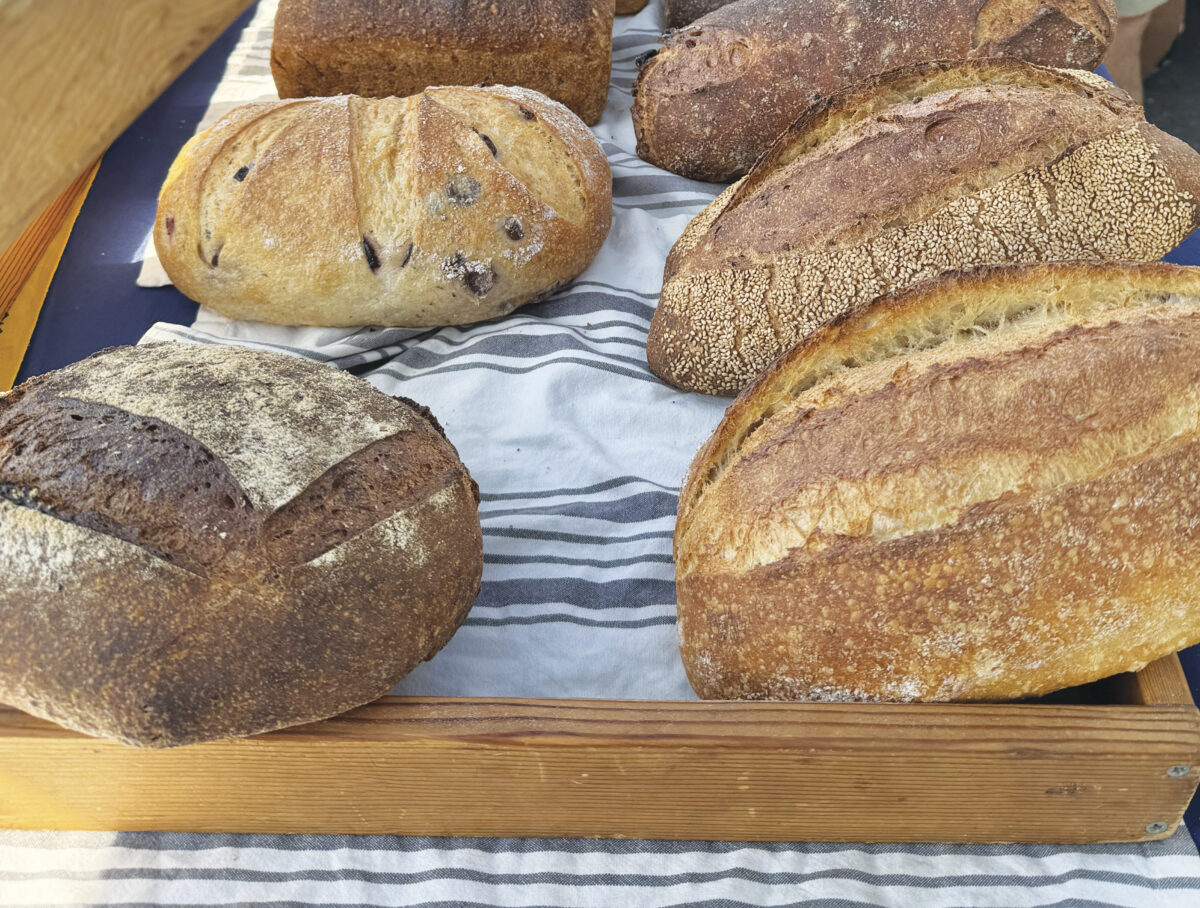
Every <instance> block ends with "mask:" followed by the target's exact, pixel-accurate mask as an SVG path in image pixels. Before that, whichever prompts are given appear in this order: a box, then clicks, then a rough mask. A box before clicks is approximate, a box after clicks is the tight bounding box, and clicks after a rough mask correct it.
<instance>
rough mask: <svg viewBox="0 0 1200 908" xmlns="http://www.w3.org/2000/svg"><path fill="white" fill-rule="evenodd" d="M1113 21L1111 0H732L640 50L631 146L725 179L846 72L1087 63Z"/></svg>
mask: <svg viewBox="0 0 1200 908" xmlns="http://www.w3.org/2000/svg"><path fill="white" fill-rule="evenodd" d="M1115 22H1116V15H1115V10H1114V9H1113V6H1112V3H1111V0H950V2H947V0H888V2H878V0H851V2H843V3H830V2H828V0H738V2H735V3H730V4H727V5H721V6H720V8H719V9H716V10H715V11H713V12H710V13H708V14H707V15H704V16H702V17H700V18H699V19H697V20H696V21H695V22H693V23H692V24H691V25H690V26H688V27H687V28H679V30H678V31H675V32H672V33H668V35H666V36H665V37H664V39H663V46H662V48H661V49H660V50H659V51H658V52H657V54H655V55H653V56H651V57H647V58H646V59H645V60H644V61H643V65H642V66H641V68H640V70H639V72H638V77H637V80H636V82H635V84H634V104H633V122H634V131H635V132H636V134H637V139H638V154H639V155H640V156H641V157H643V158H645V159H646V160H647V161H649V162H650V163H652V164H656V165H657V166H659V167H663V168H665V169H667V170H671V171H674V172H675V173H679V174H682V175H683V176H687V177H691V178H692V179H697V180H714V181H724V180H730V179H734V178H736V177H738V176H740V175H742V174H744V173H746V171H747V170H749V168H750V167H751V165H753V164H754V162H755V160H756V159H757V158H758V157H759V155H761V154H762V153H763V152H764V151H765V150H766V149H767V148H769V147H770V146H771V144H772V143H773V142H774V141H775V139H776V138H777V137H778V136H779V135H780V133H782V132H783V131H784V129H786V128H787V126H788V124H790V123H791V122H793V121H794V120H795V119H796V118H797V117H798V116H800V115H801V114H802V113H803V112H804V110H805V108H806V107H808V106H809V105H810V104H813V103H814V102H816V101H817V100H818V99H820V98H821V97H823V96H826V95H829V94H831V93H833V92H835V91H838V90H840V89H842V88H844V87H845V86H847V85H849V84H851V83H854V82H859V81H861V80H863V79H866V78H869V77H871V76H873V75H874V74H876V73H881V72H884V71H887V70H892V69H896V68H898V67H904V66H908V65H913V64H917V63H921V62H924V61H927V60H967V59H976V58H979V59H982V58H986V57H994V56H998V55H1003V56H1011V57H1015V58H1019V59H1023V60H1027V61H1029V62H1031V63H1037V64H1041V65H1045V66H1066V67H1071V68H1077V69H1085V70H1090V69H1093V68H1094V67H1095V66H1096V65H1097V64H1098V63H1099V62H1100V59H1101V58H1102V57H1103V55H1104V51H1105V50H1106V49H1107V47H1108V43H1109V41H1110V40H1111V37H1112V31H1113V27H1114V24H1115ZM671 24H672V25H677V23H671Z"/></svg>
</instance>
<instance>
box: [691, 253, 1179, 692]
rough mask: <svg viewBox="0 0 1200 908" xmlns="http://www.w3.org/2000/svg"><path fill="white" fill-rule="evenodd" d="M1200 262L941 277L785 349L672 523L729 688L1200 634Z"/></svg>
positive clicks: (1130, 647) (1013, 685)
mask: <svg viewBox="0 0 1200 908" xmlns="http://www.w3.org/2000/svg"><path fill="white" fill-rule="evenodd" d="M1197 482H1200V268H1181V267H1178V266H1171V265H1160V264H1149V265H1125V264H1060V265H1022V266H1007V267H1004V268H988V269H983V270H980V271H977V272H974V273H971V274H966V275H952V276H942V277H939V278H937V279H935V280H932V281H930V282H928V283H926V284H923V285H920V286H919V287H916V288H913V289H911V290H908V291H906V292H904V293H902V294H897V295H896V296H893V297H889V298H886V299H884V300H880V301H878V302H876V303H874V304H872V305H871V306H870V307H868V308H866V309H864V310H862V311H860V312H858V313H856V314H854V315H851V316H847V317H846V318H844V319H842V320H841V321H839V323H838V324H837V325H835V326H831V327H829V328H828V329H825V330H824V331H822V332H820V333H819V334H818V335H817V336H816V337H814V338H813V339H811V340H810V341H809V342H807V343H806V344H803V345H801V346H800V347H797V348H796V349H795V350H793V351H791V352H790V353H789V354H788V355H787V356H785V357H783V358H781V359H780V360H779V361H778V362H777V363H776V364H775V365H774V366H773V367H772V369H771V370H770V371H769V372H768V373H766V374H764V375H763V376H762V377H761V378H760V379H759V380H758V381H757V382H755V383H754V384H753V385H752V386H751V387H750V388H748V389H747V390H746V391H745V392H744V393H743V394H742V396H741V397H739V398H738V400H737V401H736V402H735V403H734V404H733V406H731V407H730V408H729V410H728V411H726V415H725V418H724V419H723V420H722V422H721V424H720V426H719V427H718V428H717V431H716V432H715V433H714V434H713V437H712V438H711V439H710V440H709V442H708V443H707V444H706V445H705V446H704V447H703V448H702V449H701V450H700V452H699V453H698V454H697V455H696V458H695V460H694V461H693V462H692V466H691V470H690V471H689V474H688V477H687V480H686V482H685V483H684V487H683V489H682V492H681V494H680V500H679V517H678V522H677V525H676V531H675V560H676V574H675V579H676V588H677V591H678V598H679V606H678V609H679V614H678V628H679V637H680V645H681V648H682V652H683V660H684V665H685V667H686V668H687V672H688V677H689V678H690V680H691V682H692V686H693V687H694V688H695V689H696V692H697V693H698V694H700V696H702V697H706V698H718V699H723V698H766V699H817V700H1003V699H1011V698H1019V697H1027V696H1036V695H1039V694H1043V693H1046V692H1048V691H1051V690H1055V689H1057V688H1062V687H1069V686H1073V685H1077V684H1083V683H1085V682H1088V681H1093V680H1095V679H1097V678H1101V677H1105V676H1107V675H1111V674H1114V673H1117V672H1123V671H1133V670H1136V669H1138V668H1140V667H1141V666H1143V665H1145V664H1146V663H1147V662H1149V661H1151V660H1153V659H1156V658H1159V657H1161V656H1164V655H1166V654H1168V653H1170V652H1173V651H1175V650H1177V649H1180V648H1182V647H1185V646H1189V645H1191V644H1194V643H1196V642H1197V641H1198V640H1200V608H1197V606H1196V603H1197V599H1198V597H1200V532H1198V528H1200V497H1198V496H1197V495H1196V493H1195V489H1196V484H1197Z"/></svg>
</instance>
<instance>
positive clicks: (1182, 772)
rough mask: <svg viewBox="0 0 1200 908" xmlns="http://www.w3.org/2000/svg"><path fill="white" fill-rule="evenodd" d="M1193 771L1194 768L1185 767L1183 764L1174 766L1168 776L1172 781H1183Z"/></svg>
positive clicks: (1169, 770)
mask: <svg viewBox="0 0 1200 908" xmlns="http://www.w3.org/2000/svg"><path fill="white" fill-rule="evenodd" d="M1191 771H1192V767H1190V766H1185V765H1183V764H1182V763H1180V764H1177V765H1175V766H1172V767H1171V768H1170V769H1168V770H1167V775H1169V776H1170V777H1171V778H1172V779H1182V778H1183V777H1184V776H1186V775H1187V774H1188V773H1189V772H1191Z"/></svg>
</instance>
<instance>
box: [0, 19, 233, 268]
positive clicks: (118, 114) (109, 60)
mask: <svg viewBox="0 0 1200 908" xmlns="http://www.w3.org/2000/svg"><path fill="white" fill-rule="evenodd" d="M248 5H249V0H187V2H181V0H87V2H86V3H85V2H79V0H0V85H3V86H4V89H3V91H0V148H3V149H4V154H3V156H2V157H0V249H5V248H7V247H8V246H9V245H10V244H11V243H12V242H13V241H14V240H15V239H16V238H17V236H18V235H19V234H20V233H21V231H22V230H23V229H24V228H25V227H26V225H28V224H29V222H30V221H31V220H33V218H34V217H35V216H37V215H38V214H39V213H40V212H42V211H43V210H44V209H45V208H46V207H47V206H48V205H49V204H50V203H51V202H52V201H53V200H54V198H55V197H56V196H57V195H58V194H59V193H61V192H62V191H63V190H64V189H65V188H66V187H67V186H68V185H70V183H71V181H72V180H74V179H75V178H76V177H77V176H78V175H79V174H80V173H81V172H82V171H83V170H84V168H86V167H87V166H88V164H89V163H90V162H92V161H94V160H95V159H96V158H97V157H98V156H99V155H100V153H101V152H103V151H104V149H105V148H107V147H108V145H109V143H111V142H112V140H113V139H115V138H116V137H117V136H118V135H120V133H121V131H122V130H124V129H125V127H126V126H128V125H129V124H130V123H131V122H133V120H134V118H135V117H137V115H138V114H139V113H141V111H142V110H144V109H145V108H146V107H147V106H148V105H149V104H150V102H151V101H152V100H154V98H156V97H157V96H158V95H159V94H160V93H161V92H162V91H163V89H165V88H166V87H167V86H168V85H169V84H170V83H171V81H172V80H173V79H174V78H175V77H176V76H177V75H179V73H181V72H182V71H183V70H184V69H185V68H186V67H187V65H188V64H189V63H191V62H192V61H193V60H194V59H195V58H196V57H197V56H199V54H200V52H201V51H202V50H204V48H206V47H207V46H208V45H209V44H211V43H212V41H213V40H214V39H215V38H216V37H217V36H218V35H219V34H220V33H221V32H222V31H223V30H224V29H225V28H226V27H227V26H228V25H229V24H230V23H231V22H232V21H233V20H234V19H235V18H236V17H237V14H238V13H239V12H241V11H242V10H243V9H244V8H245V7H246V6H248Z"/></svg>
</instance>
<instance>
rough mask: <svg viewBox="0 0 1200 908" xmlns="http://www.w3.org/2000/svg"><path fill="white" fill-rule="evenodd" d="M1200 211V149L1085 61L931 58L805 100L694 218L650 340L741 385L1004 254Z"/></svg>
mask: <svg viewBox="0 0 1200 908" xmlns="http://www.w3.org/2000/svg"><path fill="white" fill-rule="evenodd" d="M1198 222H1200V155H1198V154H1197V153H1196V152H1195V151H1194V150H1193V149H1191V148H1189V147H1188V146H1187V145H1185V144H1184V143H1183V142H1180V141H1179V140H1178V139H1175V138H1172V137H1171V136H1169V135H1167V134H1165V133H1163V132H1161V131H1159V130H1158V129H1156V128H1154V127H1153V126H1151V125H1149V124H1148V123H1147V122H1146V121H1145V118H1144V117H1143V115H1142V111H1141V108H1139V107H1138V106H1137V105H1135V104H1134V103H1133V102H1132V101H1131V100H1130V99H1129V97H1128V95H1126V94H1125V93H1124V92H1121V91H1120V90H1119V89H1116V88H1115V87H1112V86H1111V85H1110V84H1109V83H1107V82H1105V81H1104V80H1102V79H1100V78H1099V77H1097V76H1093V75H1090V74H1088V73H1078V72H1076V73H1070V72H1065V71H1059V70H1050V69H1045V68H1040V67H1035V66H1032V65H1030V64H1026V63H1021V62H1020V61H1016V60H990V61H968V62H966V63H958V64H940V63H939V64H925V65H922V66H918V67H912V68H909V69H907V70H901V71H897V72H895V73H890V74H888V75H885V76H882V77H879V78H877V79H874V80H871V81H869V82H867V83H864V84H862V85H860V86H856V87H855V88H853V89H848V90H846V91H845V92H843V93H841V94H840V95H837V96H834V97H833V98H831V99H829V100H828V101H826V102H825V103H823V104H822V105H820V106H819V107H817V108H815V109H814V110H812V111H810V112H809V113H808V114H806V115H805V116H803V117H801V118H800V119H799V120H798V121H797V122H796V123H795V125H793V126H792V127H791V128H790V129H789V130H788V132H787V133H785V134H784V135H783V136H782V137H781V138H780V141H779V142H778V143H777V144H776V145H775V146H774V147H773V148H772V149H771V151H770V152H769V153H768V154H766V155H764V157H763V159H762V160H761V161H760V162H759V163H758V164H757V165H755V168H754V170H753V171H752V172H751V173H750V174H749V175H747V176H746V177H745V178H744V179H742V180H741V181H740V182H739V183H737V184H735V185H734V186H732V187H730V188H729V189H727V190H726V191H725V192H724V193H723V194H722V195H720V196H718V197H717V199H716V200H715V201H714V202H713V203H712V204H711V205H709V206H708V207H707V208H705V209H704V211H702V212H701V213H700V214H699V215H698V216H697V217H696V218H695V219H694V220H693V221H692V223H691V224H689V225H688V227H687V229H686V230H685V231H684V233H683V235H682V236H681V237H680V238H679V240H678V242H676V244H675V246H674V248H673V249H672V250H671V253H670V255H669V256H668V258H667V265H666V269H665V271H664V279H663V280H664V283H663V289H662V294H661V296H660V298H659V303H658V308H657V311H656V312H655V314H654V319H653V323H652V324H651V327H650V334H649V339H648V342H647V353H648V357H649V361H650V366H651V368H652V369H653V370H654V372H655V373H656V374H657V375H659V376H660V377H661V378H663V379H664V380H665V381H667V382H670V383H671V384H673V385H676V386H678V387H680V388H686V389H688V390H694V391H703V392H705V393H709V394H735V393H737V392H738V391H739V390H740V389H742V388H743V387H745V386H746V385H747V384H748V383H749V382H750V381H751V380H752V379H753V378H754V377H755V376H756V375H758V374H759V373H760V372H761V371H762V370H763V369H765V368H766V367H767V366H768V365H769V364H770V363H771V361H772V360H773V359H775V357H777V356H779V355H780V354H781V353H783V352H784V351H786V350H788V349H790V348H791V347H792V346H794V345H795V344H797V343H799V342H800V341H802V340H803V339H804V338H805V337H806V336H807V335H808V334H809V333H811V332H812V331H814V330H816V329H817V328H819V327H820V326H821V325H822V324H824V323H825V322H827V321H829V320H830V319H832V318H835V317H837V316H838V315H840V314H842V313H844V312H847V311H849V310H852V309H855V308H857V307H858V306H861V305H863V304H864V303H867V302H869V301H871V300H872V299H874V298H876V297H878V296H880V295H881V294H884V293H891V292H894V291H897V290H900V289H903V288H904V287H906V286H911V285H913V284H915V283H918V282H920V281H923V280H927V279H929V278H932V277H935V276H936V275H938V274H941V273H944V272H947V271H954V270H962V269H969V268H973V267H976V266H979V265H985V264H1000V263H1005V262H1037V261H1073V260H1092V259H1098V260H1114V261H1117V260H1129V261H1153V260H1155V259H1158V258H1160V257H1161V256H1162V255H1164V254H1165V253H1167V252H1169V251H1170V250H1171V249H1172V248H1173V247H1174V246H1176V245H1177V244H1178V243H1179V242H1181V241H1182V240H1183V239H1184V238H1186V237H1187V236H1188V234H1189V233H1190V232H1191V231H1192V230H1193V229H1194V228H1195V227H1196V225H1197V223H1198Z"/></svg>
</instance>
